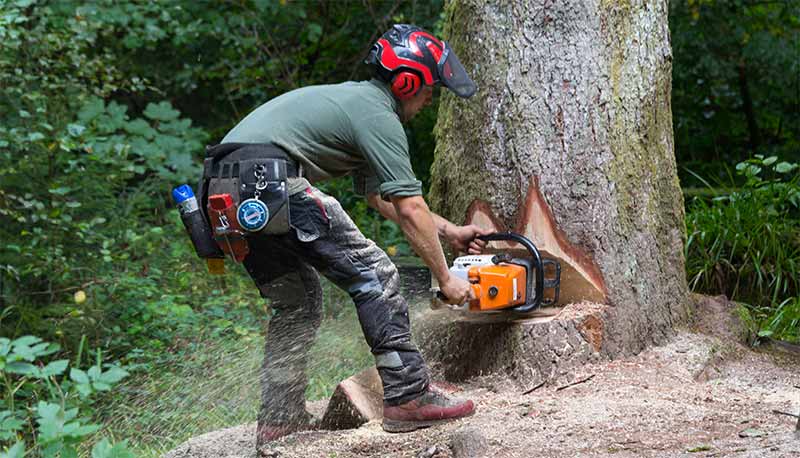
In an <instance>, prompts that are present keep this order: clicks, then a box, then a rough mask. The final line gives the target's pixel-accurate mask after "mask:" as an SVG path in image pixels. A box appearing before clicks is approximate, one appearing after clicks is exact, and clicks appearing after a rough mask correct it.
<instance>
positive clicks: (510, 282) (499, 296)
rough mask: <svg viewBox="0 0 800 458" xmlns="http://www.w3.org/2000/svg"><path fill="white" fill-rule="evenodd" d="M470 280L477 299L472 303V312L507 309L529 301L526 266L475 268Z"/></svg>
mask: <svg viewBox="0 0 800 458" xmlns="http://www.w3.org/2000/svg"><path fill="white" fill-rule="evenodd" d="M468 278H469V282H470V283H471V284H472V290H473V292H475V296H476V297H477V299H474V300H472V301H470V303H469V309H470V311H473V312H481V311H487V310H499V309H505V308H509V307H514V306H517V305H522V304H524V303H525V302H526V301H527V299H528V298H527V294H528V291H527V289H526V288H527V285H528V283H527V269H526V268H525V267H524V266H521V265H517V264H508V263H501V264H495V265H482V266H473V267H471V268H470V269H469V274H468Z"/></svg>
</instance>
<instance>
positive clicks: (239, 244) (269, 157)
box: [197, 143, 302, 261]
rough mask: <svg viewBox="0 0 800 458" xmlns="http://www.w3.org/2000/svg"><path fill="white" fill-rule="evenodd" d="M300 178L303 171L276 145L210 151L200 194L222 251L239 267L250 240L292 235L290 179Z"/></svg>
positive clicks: (234, 145) (220, 147) (235, 145)
mask: <svg viewBox="0 0 800 458" xmlns="http://www.w3.org/2000/svg"><path fill="white" fill-rule="evenodd" d="M301 174H302V173H301V167H299V166H298V164H297V163H296V162H295V161H294V160H293V159H291V158H290V157H289V156H288V155H287V154H286V152H285V151H284V150H283V149H282V148H280V147H278V146H276V145H273V144H263V143H222V144H219V145H216V146H213V147H208V148H206V158H205V160H204V161H203V178H202V179H201V180H200V185H199V186H198V193H197V194H198V197H199V198H200V199H201V200H200V205H199V206H200V208H201V210H202V211H203V212H204V213H205V216H206V218H207V220H208V221H209V222H210V225H211V229H212V231H213V232H214V238H215V240H216V241H217V243H218V244H219V246H220V248H221V249H222V250H223V251H224V252H225V253H227V254H229V255H231V256H233V257H234V259H236V260H237V261H241V260H242V259H244V257H245V256H246V254H247V251H248V250H247V243H246V237H249V236H253V235H261V234H270V235H278V234H285V233H287V232H289V197H288V179H289V178H293V177H298V176H300V175H301Z"/></svg>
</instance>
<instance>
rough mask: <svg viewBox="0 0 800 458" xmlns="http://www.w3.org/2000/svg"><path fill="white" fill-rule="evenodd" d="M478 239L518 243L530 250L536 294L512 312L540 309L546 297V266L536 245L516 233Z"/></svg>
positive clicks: (504, 233) (484, 236)
mask: <svg viewBox="0 0 800 458" xmlns="http://www.w3.org/2000/svg"><path fill="white" fill-rule="evenodd" d="M477 238H478V239H480V240H483V241H486V242H497V241H510V242H517V243H519V244H520V245H522V246H524V247H525V248H526V249H527V250H528V253H530V254H531V257H532V258H533V262H534V264H535V267H536V294H535V295H534V298H533V300H532V301H531V300H528V301H526V302H525V303H524V304H523V305H518V306H516V307H513V308H512V309H511V310H513V311H515V312H522V313H525V312H530V311H532V310H535V309H536V308H538V307H539V305H541V303H542V296H543V295H544V265H543V264H542V256H541V255H540V254H539V250H538V249H537V248H536V245H534V244H533V242H531V240H530V239H529V238H527V237H525V236H524V235H521V234H517V233H516V232H495V233H494V234H487V235H479V236H478V237H477Z"/></svg>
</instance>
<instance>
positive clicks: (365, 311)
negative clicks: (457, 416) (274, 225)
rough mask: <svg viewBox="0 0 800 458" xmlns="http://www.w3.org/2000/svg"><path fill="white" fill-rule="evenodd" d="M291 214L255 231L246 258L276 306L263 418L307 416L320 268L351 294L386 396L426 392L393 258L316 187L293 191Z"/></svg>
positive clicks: (283, 420) (264, 371) (288, 420)
mask: <svg viewBox="0 0 800 458" xmlns="http://www.w3.org/2000/svg"><path fill="white" fill-rule="evenodd" d="M290 219H291V226H292V230H291V231H290V232H289V233H288V234H285V235H280V236H275V235H269V236H257V237H252V238H250V239H249V244H250V254H249V255H248V256H247V258H245V260H244V266H245V268H246V269H247V271H248V273H249V274H250V276H251V277H252V278H253V280H254V281H255V284H256V286H257V287H258V288H259V290H260V292H261V295H262V296H263V297H265V298H269V299H270V300H271V301H272V308H273V310H274V315H273V316H272V318H271V320H270V323H269V330H268V332H267V338H266V342H265V349H264V363H263V365H262V368H261V374H260V379H261V412H260V414H259V423H263V424H293V423H303V422H305V421H307V420H308V418H307V414H306V412H305V390H306V386H307V384H308V380H307V376H306V372H305V370H306V365H307V359H308V349H309V348H310V347H311V345H312V343H313V340H314V337H315V335H316V332H317V329H318V328H319V325H320V321H321V309H322V288H321V287H320V282H319V276H318V274H317V272H319V273H321V274H323V275H325V277H326V278H328V279H329V280H331V281H332V282H333V283H334V284H336V285H337V286H338V287H340V288H342V289H343V290H345V291H347V292H348V293H349V295H350V297H351V298H352V299H353V302H354V303H355V306H356V311H357V314H358V319H359V322H360V324H361V329H362V331H363V332H364V337H365V338H366V341H367V344H368V345H369V347H370V349H371V351H372V353H373V355H374V356H375V359H376V365H377V368H378V373H379V374H380V376H381V379H382V381H383V391H384V401H385V402H386V403H387V404H388V405H399V404H402V403H405V402H408V401H410V400H413V399H415V398H416V397H418V396H419V395H421V394H422V393H423V392H424V391H425V390H426V389H427V387H428V383H429V375H428V369H427V367H426V365H425V362H424V360H423V359H422V356H421V355H420V353H419V351H418V350H417V348H416V346H414V344H412V343H411V329H410V323H409V317H408V305H407V303H406V301H405V299H404V298H403V297H402V296H401V295H400V277H399V274H398V272H397V268H396V267H395V266H394V264H393V263H392V262H391V260H390V259H389V257H388V256H387V255H386V253H384V252H383V250H381V249H380V248H379V247H378V246H377V245H375V243H374V242H372V241H371V240H369V239H367V238H366V237H364V235H363V234H362V233H361V231H360V230H359V229H358V227H357V226H356V225H355V224H354V223H353V221H352V220H351V219H350V217H349V216H348V215H347V213H346V212H345V211H344V209H342V206H341V205H340V204H339V202H338V201H337V200H336V199H334V198H333V197H330V196H328V195H326V194H324V193H322V192H321V191H319V190H317V189H316V188H313V187H312V188H308V189H307V190H306V191H305V192H302V193H298V194H295V195H293V196H291V198H290Z"/></svg>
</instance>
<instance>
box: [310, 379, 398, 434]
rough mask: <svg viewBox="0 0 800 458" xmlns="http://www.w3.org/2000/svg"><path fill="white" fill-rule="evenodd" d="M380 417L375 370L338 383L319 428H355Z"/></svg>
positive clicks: (378, 381)
mask: <svg viewBox="0 0 800 458" xmlns="http://www.w3.org/2000/svg"><path fill="white" fill-rule="evenodd" d="M381 418H383V385H382V384H381V378H380V375H378V370H377V369H375V367H371V368H369V369H366V370H364V371H362V372H359V373H358V374H356V375H354V376H352V377H350V378H347V379H345V380H343V381H342V382H340V383H339V385H337V386H336V390H334V392H333V395H332V396H331V400H330V402H328V408H327V409H326V410H325V415H324V416H323V417H322V421H321V422H320V427H321V428H322V429H350V428H357V427H359V426H361V425H363V424H364V423H367V422H368V421H371V420H377V419H381Z"/></svg>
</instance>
